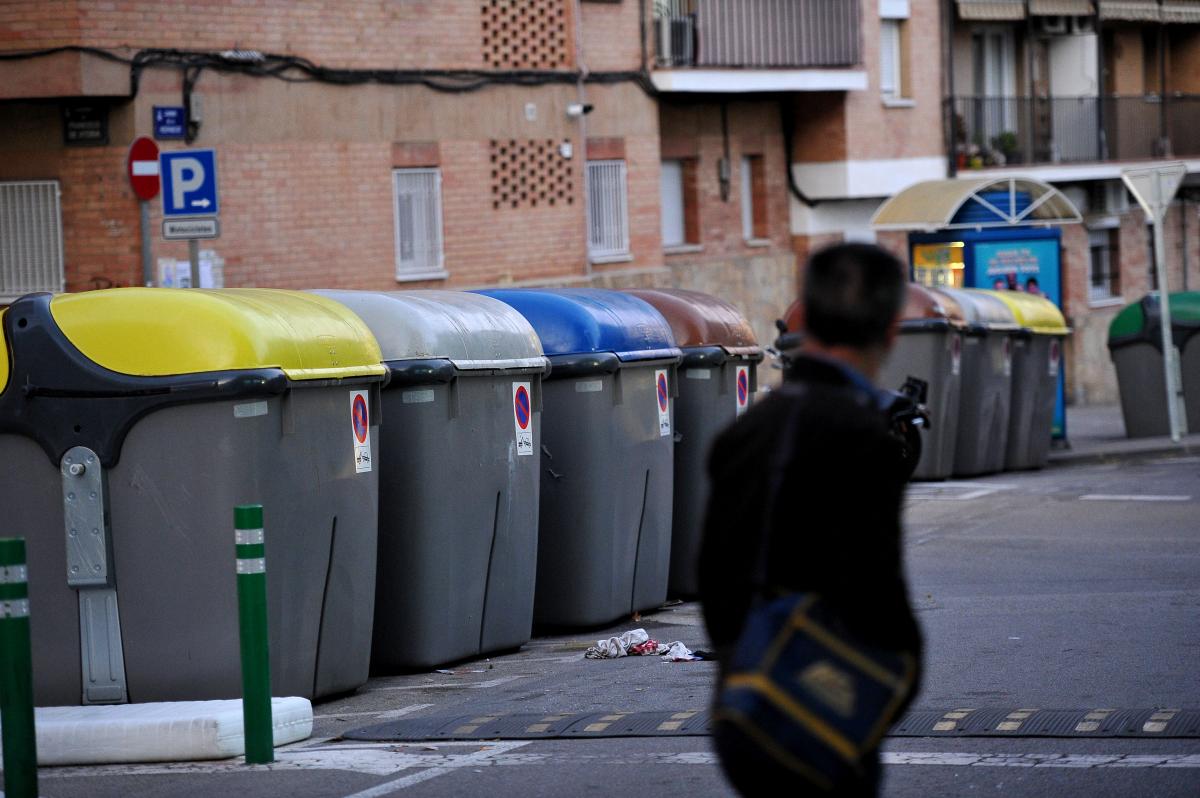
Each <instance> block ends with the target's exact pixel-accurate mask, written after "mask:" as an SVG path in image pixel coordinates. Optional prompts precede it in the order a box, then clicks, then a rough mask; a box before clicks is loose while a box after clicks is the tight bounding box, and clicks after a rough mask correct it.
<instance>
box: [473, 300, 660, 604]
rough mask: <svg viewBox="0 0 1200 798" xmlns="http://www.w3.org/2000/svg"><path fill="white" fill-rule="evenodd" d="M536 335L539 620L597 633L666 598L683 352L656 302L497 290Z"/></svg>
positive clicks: (536, 601)
mask: <svg viewBox="0 0 1200 798" xmlns="http://www.w3.org/2000/svg"><path fill="white" fill-rule="evenodd" d="M487 294H488V295H490V296H494V297H496V298H497V299H500V300H502V301H504V302H506V303H508V304H509V305H512V306H513V307H514V308H516V309H517V310H519V311H520V312H521V314H522V315H523V316H525V318H526V319H528V320H529V322H530V324H532V325H533V328H534V329H535V330H536V331H537V333H538V337H539V338H540V339H541V341H542V344H543V346H544V347H545V351H546V353H547V355H549V356H550V361H551V364H552V368H553V371H552V372H551V374H550V377H549V379H547V381H546V383H545V397H546V403H545V404H546V414H545V437H544V441H545V447H544V450H543V452H542V454H543V458H542V485H541V490H542V496H541V516H540V521H539V523H540V530H539V535H538V561H537V567H538V575H537V596H536V598H535V601H534V621H535V623H537V624H538V625H541V626H597V625H599V624H603V623H608V622H609V621H612V620H614V619H616V618H620V617H622V616H627V615H629V614H630V613H632V612H637V611H640V610H646V609H650V608H652V607H657V606H658V605H660V604H662V602H663V601H664V600H665V599H666V597H667V585H668V579H669V567H670V560H671V511H672V480H673V475H674V443H673V437H672V433H673V431H674V424H673V416H674V413H673V410H674V408H673V406H672V405H673V401H672V398H673V394H674V392H675V390H674V384H675V365H676V364H677V363H678V362H679V360H680V354H681V353H680V351H679V349H678V348H676V346H675V340H674V337H673V336H672V333H671V327H670V325H669V324H668V323H667V321H666V319H664V318H663V317H662V314H661V313H659V312H658V311H657V310H655V309H654V307H653V306H651V305H649V304H647V303H646V302H644V301H642V300H641V299H638V298H637V297H634V296H631V295H629V294H624V293H620V292H617V291H607V290H602V289H584V288H574V289H545V290H534V289H496V290H489V291H487Z"/></svg>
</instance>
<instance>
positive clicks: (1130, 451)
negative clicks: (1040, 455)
mask: <svg viewBox="0 0 1200 798" xmlns="http://www.w3.org/2000/svg"><path fill="white" fill-rule="evenodd" d="M1171 454H1174V455H1185V456H1186V455H1200V436H1188V438H1186V439H1184V440H1182V441H1180V442H1179V443H1178V444H1175V443H1171V442H1170V440H1169V439H1164V440H1153V441H1146V442H1145V443H1138V444H1134V445H1132V446H1131V448H1111V449H1099V450H1096V449H1093V450H1091V451H1087V450H1084V451H1080V452H1074V451H1071V450H1069V449H1067V450H1064V451H1058V452H1051V453H1050V457H1049V459H1048V460H1047V461H1046V467H1047V468H1049V467H1052V466H1070V465H1080V464H1086V463H1113V462H1121V461H1124V460H1133V459H1137V458H1142V457H1154V456H1160V455H1171Z"/></svg>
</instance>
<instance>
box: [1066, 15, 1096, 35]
mask: <svg viewBox="0 0 1200 798" xmlns="http://www.w3.org/2000/svg"><path fill="white" fill-rule="evenodd" d="M1095 32H1096V18H1095V17H1071V33H1074V34H1076V35H1079V34H1083V33H1095Z"/></svg>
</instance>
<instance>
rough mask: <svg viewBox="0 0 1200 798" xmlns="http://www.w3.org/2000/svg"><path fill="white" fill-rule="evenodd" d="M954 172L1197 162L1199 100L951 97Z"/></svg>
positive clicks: (1179, 97)
mask: <svg viewBox="0 0 1200 798" xmlns="http://www.w3.org/2000/svg"><path fill="white" fill-rule="evenodd" d="M951 107H952V108H953V120H952V126H953V127H952V129H953V132H954V142H955V157H956V158H957V160H958V166H959V168H967V167H972V166H974V167H980V166H1003V165H1012V164H1022V165H1033V164H1054V163H1079V162H1087V161H1102V160H1111V161H1124V160H1137V159H1143V158H1163V157H1182V156H1193V155H1200V95H1172V96H1167V97H1157V96H1145V97H1143V96H1136V97H1131V96H1117V95H1111V96H1101V97H955V98H954V99H953V100H952V106H951Z"/></svg>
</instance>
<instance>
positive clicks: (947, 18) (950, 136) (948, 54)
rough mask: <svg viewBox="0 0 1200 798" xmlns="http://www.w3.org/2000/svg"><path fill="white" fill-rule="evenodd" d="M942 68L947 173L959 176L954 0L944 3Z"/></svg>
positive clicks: (951, 175)
mask: <svg viewBox="0 0 1200 798" xmlns="http://www.w3.org/2000/svg"><path fill="white" fill-rule="evenodd" d="M942 65H943V66H942V70H943V75H942V79H943V84H944V86H945V97H946V99H945V100H944V101H943V103H944V104H945V106H946V117H945V123H944V124H945V127H944V128H943V135H944V136H945V140H946V159H947V160H948V162H949V167H948V168H947V169H946V174H947V175H948V176H950V177H957V176H958V139H957V138H956V137H955V135H954V133H955V130H954V118H955V113H954V0H944V2H943V3H942Z"/></svg>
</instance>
